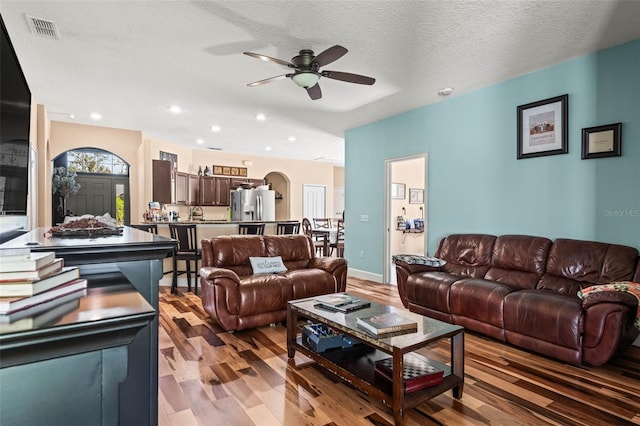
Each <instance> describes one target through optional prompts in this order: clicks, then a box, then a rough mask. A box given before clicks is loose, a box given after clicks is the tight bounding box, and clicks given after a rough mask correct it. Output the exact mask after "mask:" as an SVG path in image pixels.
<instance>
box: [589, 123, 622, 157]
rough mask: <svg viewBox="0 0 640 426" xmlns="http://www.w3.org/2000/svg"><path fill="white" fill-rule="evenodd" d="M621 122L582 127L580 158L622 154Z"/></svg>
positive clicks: (618, 155)
mask: <svg viewBox="0 0 640 426" xmlns="http://www.w3.org/2000/svg"><path fill="white" fill-rule="evenodd" d="M621 134H622V123H614V124H606V125H604V126H596V127H586V128H584V129H582V159H583V160H587V159H590V158H602V157H620V156H622V146H621V145H622V143H621Z"/></svg>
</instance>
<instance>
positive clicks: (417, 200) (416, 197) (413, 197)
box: [409, 188, 424, 204]
mask: <svg viewBox="0 0 640 426" xmlns="http://www.w3.org/2000/svg"><path fill="white" fill-rule="evenodd" d="M409 204H424V189H422V188H409Z"/></svg>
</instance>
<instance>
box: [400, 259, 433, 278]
mask: <svg viewBox="0 0 640 426" xmlns="http://www.w3.org/2000/svg"><path fill="white" fill-rule="evenodd" d="M395 265H396V268H402V269H404V270H406V271H407V276H408V275H411V274H415V273H419V272H435V271H442V266H430V265H420V264H416V263H407V262H403V261H402V260H396V261H395Z"/></svg>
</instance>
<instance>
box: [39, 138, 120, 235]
mask: <svg viewBox="0 0 640 426" xmlns="http://www.w3.org/2000/svg"><path fill="white" fill-rule="evenodd" d="M58 167H64V168H65V169H66V170H69V171H72V172H75V173H76V175H77V176H76V182H77V183H78V184H80V188H79V190H78V192H77V193H76V194H74V195H70V196H69V197H67V200H66V210H67V211H66V212H64V213H63V206H62V197H61V196H60V194H59V193H56V194H54V195H53V200H52V219H53V221H52V223H54V224H56V223H60V222H61V221H63V220H64V216H65V215H74V216H81V215H83V214H91V215H94V216H101V215H104V214H105V213H109V215H111V217H113V218H115V219H116V222H117V223H118V224H119V225H129V224H130V223H131V217H130V216H131V215H130V206H131V202H130V196H129V164H128V163H127V162H126V161H124V160H123V159H122V158H120V157H118V156H117V155H115V154H113V153H111V152H109V151H105V150H102V149H99V148H77V149H74V150H71V151H66V152H63V153H62V154H60V155H58V156H57V157H56V158H54V159H53V168H54V170H56V168H58Z"/></svg>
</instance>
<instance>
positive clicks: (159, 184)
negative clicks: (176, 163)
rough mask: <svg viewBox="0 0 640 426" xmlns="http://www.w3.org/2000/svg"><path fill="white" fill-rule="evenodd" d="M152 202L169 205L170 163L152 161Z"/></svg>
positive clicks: (170, 186)
mask: <svg viewBox="0 0 640 426" xmlns="http://www.w3.org/2000/svg"><path fill="white" fill-rule="evenodd" d="M152 161H153V164H152V168H151V170H152V178H153V201H157V202H159V203H161V204H171V201H172V200H171V188H172V185H171V162H170V161H166V160H152Z"/></svg>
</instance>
